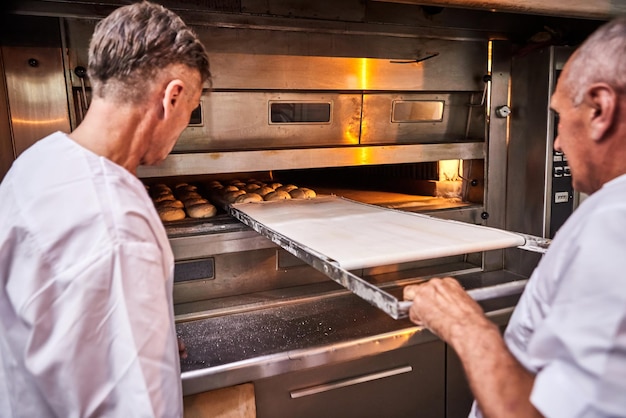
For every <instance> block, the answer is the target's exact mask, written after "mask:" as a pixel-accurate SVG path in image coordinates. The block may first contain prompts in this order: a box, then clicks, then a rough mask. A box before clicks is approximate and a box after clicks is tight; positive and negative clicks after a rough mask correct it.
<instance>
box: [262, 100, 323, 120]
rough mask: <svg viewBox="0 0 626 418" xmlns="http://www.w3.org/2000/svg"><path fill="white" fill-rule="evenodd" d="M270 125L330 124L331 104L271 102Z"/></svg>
mask: <svg viewBox="0 0 626 418" xmlns="http://www.w3.org/2000/svg"><path fill="white" fill-rule="evenodd" d="M269 107H270V109H269V110H270V124H281V123H330V119H331V118H330V115H331V102H293V101H291V102H282V101H281V102H276V101H271V102H269Z"/></svg>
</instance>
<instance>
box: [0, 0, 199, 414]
mask: <svg viewBox="0 0 626 418" xmlns="http://www.w3.org/2000/svg"><path fill="white" fill-rule="evenodd" d="M88 75H89V79H90V82H91V86H92V95H93V99H92V102H91V105H90V108H89V111H88V112H87V114H86V116H85V119H84V121H83V122H82V123H81V124H80V126H78V127H77V129H76V130H75V131H73V132H72V133H69V134H66V133H62V132H56V133H54V134H52V135H50V136H48V137H46V138H44V139H42V140H40V141H39V142H37V143H36V144H35V145H33V146H32V147H31V148H29V149H28V150H26V151H25V152H24V153H23V154H22V155H21V156H20V157H19V158H18V159H17V160H16V161H15V163H14V164H13V166H12V167H11V169H10V171H9V172H8V174H7V176H6V178H5V179H4V181H3V182H2V184H0V202H2V204H0V416H2V417H29V418H32V417H38V418H41V417H63V418H67V417H86V416H97V417H168V418H169V417H179V416H182V393H181V392H182V391H181V381H180V366H179V357H178V346H177V339H176V332H175V328H174V318H173V306H172V275H173V256H172V252H171V249H170V247H169V243H168V240H167V237H166V234H165V231H164V228H163V225H162V223H161V221H160V220H159V217H158V216H157V213H156V211H155V208H154V206H153V204H152V202H151V200H150V198H149V197H148V195H147V192H146V189H145V187H144V186H143V184H142V183H141V182H140V181H139V180H138V179H137V178H136V177H135V172H136V169H137V166H138V165H139V164H155V163H157V162H159V161H162V160H163V159H164V158H165V157H166V156H167V154H168V153H169V152H170V151H171V149H172V147H173V146H174V143H175V142H176V139H177V138H178V136H179V135H180V133H181V132H182V130H183V129H184V128H185V126H186V125H187V123H188V121H189V118H190V115H191V112H192V110H193V109H194V108H196V107H197V106H198V103H199V99H200V95H201V93H202V87H203V84H204V83H205V82H206V81H208V80H209V79H210V72H209V62H208V57H207V54H206V51H205V49H204V47H203V46H202V44H201V43H200V42H199V41H198V39H197V37H196V35H195V34H194V33H193V32H192V31H191V30H190V29H189V28H188V27H187V26H186V25H185V24H184V23H183V22H182V20H181V19H180V18H179V17H178V16H176V15H175V14H173V13H172V12H171V11H169V10H167V9H165V8H163V7H161V6H159V5H155V4H152V3H147V2H143V3H137V4H134V5H130V6H125V7H122V8H120V9H117V10H116V11H114V12H113V13H112V14H111V15H109V16H108V17H107V18H106V19H104V20H102V21H101V22H99V24H98V25H97V27H96V30H95V32H94V35H93V38H92V40H91V44H90V51H89V68H88Z"/></svg>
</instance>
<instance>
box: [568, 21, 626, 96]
mask: <svg viewBox="0 0 626 418" xmlns="http://www.w3.org/2000/svg"><path fill="white" fill-rule="evenodd" d="M568 66H569V73H568V74H567V77H566V79H565V80H564V81H565V82H566V85H567V87H568V88H569V90H570V93H571V98H572V101H573V103H574V105H575V106H577V105H579V104H580V103H582V101H583V96H584V94H585V90H586V88H587V87H588V86H590V85H591V84H593V83H598V82H604V83H607V84H609V85H610V86H611V87H613V88H614V89H616V90H618V91H625V92H626V90H625V89H624V88H625V87H626V18H624V17H621V18H616V19H614V20H611V21H610V22H608V23H605V24H603V25H602V26H601V27H600V28H598V29H597V30H596V31H595V32H594V33H593V34H591V36H589V37H588V38H587V40H586V41H585V42H583V44H582V45H581V46H580V47H579V48H578V49H577V50H576V52H575V54H574V55H573V56H572V58H571V59H570V62H569V63H568Z"/></svg>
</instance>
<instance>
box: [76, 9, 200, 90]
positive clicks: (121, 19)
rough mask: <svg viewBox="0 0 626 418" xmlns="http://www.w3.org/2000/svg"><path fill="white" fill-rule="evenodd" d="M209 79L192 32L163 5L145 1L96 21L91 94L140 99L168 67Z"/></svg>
mask: <svg viewBox="0 0 626 418" xmlns="http://www.w3.org/2000/svg"><path fill="white" fill-rule="evenodd" d="M174 64H183V65H186V66H188V67H189V68H192V69H196V70H198V71H199V73H200V77H201V79H202V82H203V83H204V82H206V81H208V80H210V78H211V72H210V71H209V58H208V55H207V53H206V50H205V48H204V46H203V45H202V43H201V42H200V40H199V39H198V37H197V36H196V34H195V33H194V32H193V31H192V30H191V29H190V28H189V27H187V25H186V24H185V23H184V22H183V21H182V19H181V18H180V17H179V16H178V15H176V14H175V13H173V12H172V11H170V10H168V9H166V8H165V7H163V6H161V5H158V4H154V3H151V2H148V1H143V2H140V3H135V4H131V5H128V6H124V7H120V8H118V9H116V10H114V11H113V12H112V13H111V14H110V15H109V16H107V17H106V18H105V19H103V20H101V21H100V22H98V24H97V25H96V29H95V31H94V33H93V36H92V38H91V42H90V44H89V65H88V75H89V79H90V82H91V86H92V89H93V93H94V95H97V96H98V97H108V96H111V97H114V98H116V99H119V100H126V101H132V102H138V101H141V100H142V98H143V93H144V92H146V91H148V90H149V84H150V82H152V81H153V80H154V79H155V78H156V76H157V74H158V72H159V71H160V70H162V69H164V68H167V67H168V66H170V65H174Z"/></svg>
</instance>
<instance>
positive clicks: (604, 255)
mask: <svg viewBox="0 0 626 418" xmlns="http://www.w3.org/2000/svg"><path fill="white" fill-rule="evenodd" d="M625 266H626V175H622V176H621V177H618V178H617V179H614V180H612V181H610V182H608V183H606V184H605V185H604V186H603V187H602V188H601V189H600V190H599V191H597V192H596V193H594V194H592V195H591V196H590V197H589V198H587V199H586V200H585V201H584V202H583V204H582V205H581V206H580V207H579V208H578V209H576V211H575V212H574V214H573V215H572V216H571V217H570V218H569V219H568V220H567V222H566V223H565V224H564V225H563V226H562V227H561V229H560V230H559V232H558V233H557V234H556V236H555V238H554V240H553V241H552V244H551V245H550V249H549V251H548V252H547V253H546V255H545V256H544V257H543V259H542V260H541V262H540V263H539V265H538V266H537V268H536V270H535V271H534V272H533V275H532V276H531V278H530V281H529V283H528V285H527V286H526V289H525V291H524V294H523V295H522V298H521V299H520V302H519V304H518V305H517V307H516V308H515V311H514V313H513V316H512V317H511V320H510V322H509V325H508V327H507V329H506V332H505V341H506V344H507V346H508V347H509V349H510V350H511V352H512V353H513V355H514V356H515V357H516V358H517V359H518V360H519V361H520V363H521V364H522V365H523V366H524V367H525V368H526V369H528V370H530V371H531V372H532V373H535V374H536V380H535V384H534V386H533V389H532V393H531V398H530V400H531V402H532V404H533V405H534V406H535V407H536V408H537V409H538V410H539V411H540V412H541V413H542V414H543V415H544V416H546V417H563V418H579V417H581V418H582V417H585V418H596V417H626V271H625V269H624V267H625ZM473 413H475V414H476V416H480V412H479V411H478V410H477V408H476V406H475V407H474V411H473ZM470 415H472V414H470Z"/></svg>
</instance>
